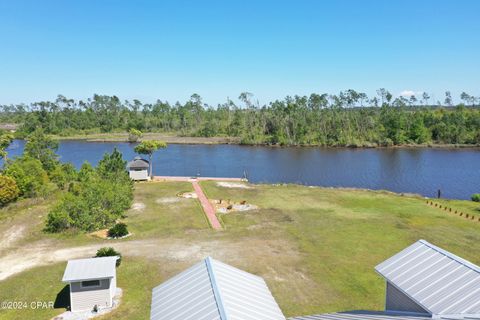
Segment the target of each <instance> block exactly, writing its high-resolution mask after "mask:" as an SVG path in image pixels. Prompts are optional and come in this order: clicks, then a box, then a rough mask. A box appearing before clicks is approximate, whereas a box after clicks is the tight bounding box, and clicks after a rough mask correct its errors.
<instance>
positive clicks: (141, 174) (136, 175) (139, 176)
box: [130, 170, 148, 180]
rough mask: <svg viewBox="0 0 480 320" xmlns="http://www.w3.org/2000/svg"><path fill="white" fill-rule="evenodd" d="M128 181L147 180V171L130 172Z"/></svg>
mask: <svg viewBox="0 0 480 320" xmlns="http://www.w3.org/2000/svg"><path fill="white" fill-rule="evenodd" d="M130 179H132V180H148V171H147V170H130Z"/></svg>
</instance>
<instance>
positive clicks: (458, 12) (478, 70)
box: [0, 0, 480, 104]
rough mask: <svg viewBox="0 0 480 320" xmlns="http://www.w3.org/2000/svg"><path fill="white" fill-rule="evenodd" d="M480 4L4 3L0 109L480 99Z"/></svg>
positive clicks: (368, 0) (263, 0)
mask: <svg viewBox="0 0 480 320" xmlns="http://www.w3.org/2000/svg"><path fill="white" fill-rule="evenodd" d="M479 13H480V1H476V0H471V1H461V0H459V1H454V0H452V1H446V0H422V1H410V0H407V1H405V0H402V1H393V0H392V1H388V0H378V1H374V0H364V1H360V0H357V1H355V0H351V1H347V0H336V1H333V0H331V1H320V0H317V1H314V0H312V1H306V0H304V1H302V0H291V1H280V0H277V1H267V0H256V1H250V0H243V1H226V0H224V1H209V0H204V1H141V0H140V1H113V0H102V1H96V0H82V1H61V0H58V1H53V0H44V1H22V0H15V1H13V0H8V1H7V0H0V103H1V104H4V103H19V102H31V101H39V100H46V99H54V98H55V97H56V96H57V94H63V95H65V96H67V97H72V98H76V99H79V98H81V99H85V98H87V97H90V96H92V95H93V94H94V93H99V94H111V95H112V94H115V95H117V96H119V97H120V98H122V99H133V98H137V99H141V100H143V101H147V102H151V101H154V100H155V99H157V98H160V99H162V100H168V101H170V102H175V101H177V100H179V101H185V100H186V99H188V97H189V96H190V95H191V94H192V93H198V94H200V95H201V96H202V97H203V99H204V101H205V102H207V103H210V104H217V103H222V102H225V101H226V99H227V97H230V98H231V99H236V98H237V97H238V95H239V93H240V92H243V91H249V92H252V93H254V94H255V97H256V98H257V99H258V100H259V101H260V103H265V102H268V101H270V100H272V99H276V98H283V97H285V96H286V95H294V94H300V95H304V94H310V93H312V92H317V93H322V92H329V93H337V92H338V91H340V90H343V89H349V88H353V89H355V90H358V91H363V92H366V93H367V94H369V95H373V94H374V93H375V90H376V89H378V88H380V87H385V88H387V89H389V90H390V91H391V92H392V93H393V94H395V95H398V94H400V93H401V92H402V91H414V92H422V91H427V92H429V93H430V95H431V96H432V97H434V98H435V99H441V100H442V101H443V93H444V91H445V90H447V89H448V90H451V91H452V93H453V94H454V95H459V93H460V92H461V91H463V90H465V91H467V92H469V93H470V94H474V95H479V96H480V41H479V40H480V16H479Z"/></svg>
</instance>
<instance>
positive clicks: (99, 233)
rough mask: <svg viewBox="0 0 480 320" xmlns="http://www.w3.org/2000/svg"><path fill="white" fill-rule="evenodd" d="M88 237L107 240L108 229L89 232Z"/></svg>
mask: <svg viewBox="0 0 480 320" xmlns="http://www.w3.org/2000/svg"><path fill="white" fill-rule="evenodd" d="M88 235H89V236H92V237H96V238H100V239H107V238H108V229H101V230H98V231H94V232H90V233H89V234H88Z"/></svg>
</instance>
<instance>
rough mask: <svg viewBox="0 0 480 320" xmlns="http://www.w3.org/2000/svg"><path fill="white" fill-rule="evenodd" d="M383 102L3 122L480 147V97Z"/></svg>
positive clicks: (32, 112)
mask: <svg viewBox="0 0 480 320" xmlns="http://www.w3.org/2000/svg"><path fill="white" fill-rule="evenodd" d="M377 93H378V96H375V97H373V98H369V97H367V95H366V94H364V93H359V92H356V91H354V90H346V91H342V92H340V93H339V94H338V95H329V94H311V95H310V96H308V97H307V96H294V97H286V98H285V99H283V100H276V101H274V102H271V103H269V104H268V105H259V104H258V102H255V100H254V98H253V96H252V95H251V94H250V93H242V94H240V96H239V100H240V101H241V104H240V105H237V104H235V103H234V102H233V101H231V100H228V101H227V102H226V103H224V104H219V105H218V106H216V107H213V106H209V105H206V104H204V103H203V102H202V99H201V97H200V96H199V95H197V94H194V95H192V96H191V98H190V100H189V101H187V102H186V103H184V104H181V103H179V102H177V103H175V104H169V103H168V102H163V101H160V100H158V101H157V102H155V103H142V102H140V101H138V100H133V101H124V102H122V101H120V99H119V98H117V97H116V96H105V95H94V96H93V98H92V99H88V100H87V101H74V100H72V99H67V98H66V97H64V96H58V98H57V99H56V100H55V101H46V102H37V103H32V104H30V105H25V104H19V105H1V106H0V122H13V123H18V124H20V127H19V130H18V131H17V135H18V137H22V136H26V135H27V134H29V133H31V132H33V131H34V130H35V129H36V128H38V127H43V129H44V131H45V132H46V133H48V134H55V135H61V136H69V135H76V134H88V133H100V132H105V133H108V132H125V131H128V130H130V129H131V128H135V129H138V130H141V131H143V132H168V133H175V134H177V135H181V136H201V137H212V136H230V137H239V138H240V141H241V143H245V144H278V145H322V146H391V145H403V144H426V143H435V144H480V109H479V108H477V107H476V104H477V103H478V102H479V101H480V98H477V97H474V96H471V95H469V94H467V93H462V95H461V96H460V98H461V100H462V103H461V104H459V105H455V106H454V105H453V103H452V101H453V100H452V96H451V94H450V92H446V93H445V99H444V102H442V103H440V102H439V101H437V102H435V103H432V102H431V101H430V97H429V95H428V94H426V93H423V94H422V95H421V97H417V96H415V95H413V96H411V97H409V98H406V97H403V96H400V97H396V98H394V97H393V96H392V94H391V93H390V92H388V91H387V90H385V89H379V90H378V91H377Z"/></svg>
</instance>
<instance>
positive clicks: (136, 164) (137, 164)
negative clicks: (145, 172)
mask: <svg viewBox="0 0 480 320" xmlns="http://www.w3.org/2000/svg"><path fill="white" fill-rule="evenodd" d="M148 166H149V162H148V160H145V159H142V158H140V157H135V158H133V160H132V161H130V162H129V163H127V169H148Z"/></svg>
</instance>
